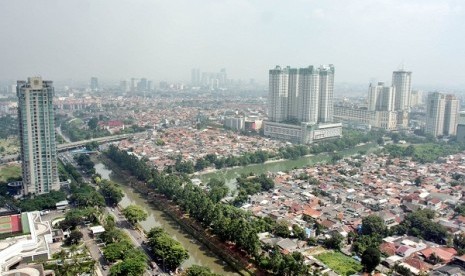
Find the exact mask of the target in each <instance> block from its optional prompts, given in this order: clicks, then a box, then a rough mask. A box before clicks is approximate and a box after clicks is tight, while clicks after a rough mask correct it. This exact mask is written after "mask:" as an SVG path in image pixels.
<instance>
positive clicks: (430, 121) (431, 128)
mask: <svg viewBox="0 0 465 276" xmlns="http://www.w3.org/2000/svg"><path fill="white" fill-rule="evenodd" d="M459 108H460V102H459V100H458V99H457V98H456V97H455V96H454V95H449V94H442V93H439V92H434V93H430V94H429V95H428V100H427V103H426V127H425V132H426V133H429V134H432V135H434V136H442V135H455V134H456V131H457V120H458V115H459Z"/></svg>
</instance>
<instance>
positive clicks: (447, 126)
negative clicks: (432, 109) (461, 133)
mask: <svg viewBox="0 0 465 276" xmlns="http://www.w3.org/2000/svg"><path fill="white" fill-rule="evenodd" d="M459 110H460V101H459V100H458V99H457V98H456V97H455V96H454V95H446V106H445V110H444V135H456V134H457V123H458V117H459Z"/></svg>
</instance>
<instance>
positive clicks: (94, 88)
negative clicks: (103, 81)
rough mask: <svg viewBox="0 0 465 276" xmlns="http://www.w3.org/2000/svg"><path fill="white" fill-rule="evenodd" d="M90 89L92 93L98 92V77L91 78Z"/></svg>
mask: <svg viewBox="0 0 465 276" xmlns="http://www.w3.org/2000/svg"><path fill="white" fill-rule="evenodd" d="M90 89H91V90H92V91H97V90H98V89H99V87H98V78H96V77H92V78H90Z"/></svg>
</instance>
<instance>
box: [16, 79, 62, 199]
mask: <svg viewBox="0 0 465 276" xmlns="http://www.w3.org/2000/svg"><path fill="white" fill-rule="evenodd" d="M54 93H55V91H54V88H53V85H52V81H44V80H42V78H40V77H32V78H28V81H27V82H26V81H18V83H17V96H18V121H19V139H20V144H21V160H22V176H23V188H24V193H25V194H44V193H48V192H50V191H52V190H58V189H59V188H60V184H59V179H58V166H57V146H56V140H55V112H54V109H53V96H54Z"/></svg>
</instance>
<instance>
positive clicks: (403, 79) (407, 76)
mask: <svg viewBox="0 0 465 276" xmlns="http://www.w3.org/2000/svg"><path fill="white" fill-rule="evenodd" d="M392 86H393V87H394V89H395V110H407V111H408V110H409V109H410V97H411V93H412V72H408V71H404V70H399V71H394V72H393V73H392Z"/></svg>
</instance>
